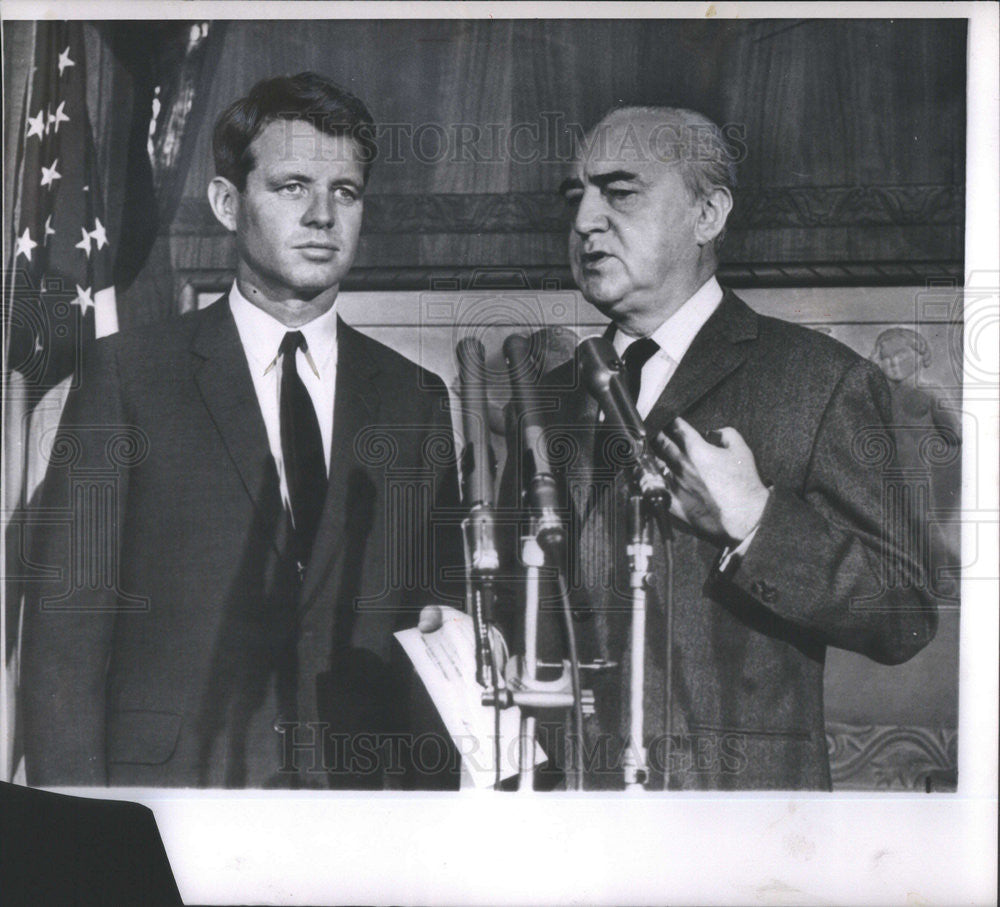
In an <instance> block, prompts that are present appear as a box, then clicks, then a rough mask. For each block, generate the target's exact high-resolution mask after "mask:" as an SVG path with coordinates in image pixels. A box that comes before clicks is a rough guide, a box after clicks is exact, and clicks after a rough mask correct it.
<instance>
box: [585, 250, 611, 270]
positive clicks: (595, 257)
mask: <svg viewBox="0 0 1000 907" xmlns="http://www.w3.org/2000/svg"><path fill="white" fill-rule="evenodd" d="M610 257H611V256H610V255H608V254H607V253H606V252H584V253H582V254H581V255H580V263H581V264H582V265H583V266H584V267H585V268H594V267H597V266H598V265H600V264H601V262H603V261H606V260H607V259H609V258H610Z"/></svg>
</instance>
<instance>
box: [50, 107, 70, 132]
mask: <svg viewBox="0 0 1000 907" xmlns="http://www.w3.org/2000/svg"><path fill="white" fill-rule="evenodd" d="M65 106H66V102H65V101H60V102H59V106H58V107H57V108H56V112H55V113H50V114H49V123H51V124H52V131H53V132H58V131H59V124H60V123H68V122H69V117H68V116H66V114H65V113H64V112H63V108H64V107H65Z"/></svg>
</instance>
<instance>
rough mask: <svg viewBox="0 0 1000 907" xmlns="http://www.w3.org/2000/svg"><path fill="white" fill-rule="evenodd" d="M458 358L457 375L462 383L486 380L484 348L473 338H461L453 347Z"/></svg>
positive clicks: (480, 342)
mask: <svg viewBox="0 0 1000 907" xmlns="http://www.w3.org/2000/svg"><path fill="white" fill-rule="evenodd" d="M455 355H456V356H457V357H458V374H459V378H460V379H461V380H462V381H463V382H470V381H471V382H479V383H482V382H484V381H485V380H486V348H485V347H484V346H483V344H482V341H480V340H477V339H476V338H475V337H463V338H462V339H461V340H459V341H458V345H457V346H456V347H455Z"/></svg>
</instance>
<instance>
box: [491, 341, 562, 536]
mask: <svg viewBox="0 0 1000 907" xmlns="http://www.w3.org/2000/svg"><path fill="white" fill-rule="evenodd" d="M503 354H504V358H505V359H506V361H507V374H508V376H509V377H510V388H511V396H512V398H513V401H514V410H515V412H516V413H517V416H518V420H517V421H518V426H519V429H520V431H519V434H520V437H521V447H522V450H523V452H524V453H526V454H527V455H528V458H529V459H530V460H531V462H532V465H533V469H532V471H531V477H530V479H529V480H528V481H527V483H526V486H525V489H524V492H525V495H526V497H527V500H528V507H529V508H530V509H531V511H532V512H533V513H534V514H535V517H536V519H537V525H538V544H539V546H540V547H541V548H542V550H543V551H547V552H554V551H555V550H557V549H559V548H561V547H562V545H563V543H564V542H565V540H566V533H565V531H564V530H563V525H562V520H561V519H560V518H559V491H558V486H557V485H556V480H555V477H554V476H553V475H552V469H551V467H550V465H549V457H548V452H547V451H546V449H545V443H544V441H543V439H542V433H543V431H544V426H543V424H542V407H541V404H540V403H539V401H538V397H537V395H536V394H535V387H534V385H533V384H532V383H531V382H530V381H529V380H528V375H529V374H533V373H534V372H535V369H534V368H533V367H532V366H533V361H532V359H533V357H532V355H531V343H530V341H529V340H528V338H526V337H521V336H519V335H517V334H511V335H510V336H509V337H507V339H506V340H504V342H503Z"/></svg>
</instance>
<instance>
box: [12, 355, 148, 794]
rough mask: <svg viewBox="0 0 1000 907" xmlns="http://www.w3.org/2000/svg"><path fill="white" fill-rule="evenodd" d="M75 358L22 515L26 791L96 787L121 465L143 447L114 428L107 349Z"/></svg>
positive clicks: (101, 779)
mask: <svg viewBox="0 0 1000 907" xmlns="http://www.w3.org/2000/svg"><path fill="white" fill-rule="evenodd" d="M85 352H86V354H87V358H86V365H85V367H84V369H83V371H82V374H81V377H80V383H79V386H78V387H77V388H76V389H74V390H73V391H71V393H70V395H69V397H68V399H67V402H66V408H65V411H64V413H63V418H62V421H61V423H60V427H59V430H58V432H57V435H56V438H55V441H54V443H53V445H52V452H51V456H50V460H49V467H48V471H47V473H46V477H45V480H44V483H43V486H42V488H41V491H40V495H39V498H38V506H37V507H35V508H34V509H33V512H32V513H31V514H30V515H29V551H30V557H31V561H32V564H33V566H34V568H35V569H36V570H38V572H39V575H40V577H41V578H40V579H39V580H37V581H35V582H30V583H28V584H27V587H26V590H25V609H24V629H23V641H22V655H21V677H20V691H19V692H20V719H21V721H22V722H23V725H22V727H23V739H24V747H25V767H26V770H27V778H28V783H29V784H32V785H103V784H107V765H106V757H105V706H106V689H105V684H106V673H107V666H108V658H109V654H110V649H111V639H112V634H113V631H114V623H115V613H116V610H117V609H118V607H119V605H120V604H122V603H121V602H120V601H119V596H118V578H119V577H118V564H119V558H118V550H117V546H116V542H117V540H118V539H119V531H120V528H121V526H122V514H123V512H124V506H125V497H126V491H127V489H126V480H127V475H128V469H127V467H126V465H125V464H127V463H128V462H129V461H130V460H131V459H133V458H134V456H135V454H136V453H137V452H140V451H141V450H142V449H143V441H142V438H141V436H140V434H139V433H138V432H137V430H136V429H134V428H129V427H128V426H126V425H125V419H124V417H123V413H122V407H121V400H120V395H119V392H118V388H119V384H118V377H117V368H116V359H115V356H114V347H113V346H112V345H111V344H105V343H101V344H95V345H94V346H92V347H90V348H89V349H87V350H86V351H85ZM128 604H129V606H130V607H141V602H137V601H135V600H132V601H129V602H128Z"/></svg>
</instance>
